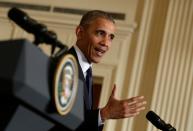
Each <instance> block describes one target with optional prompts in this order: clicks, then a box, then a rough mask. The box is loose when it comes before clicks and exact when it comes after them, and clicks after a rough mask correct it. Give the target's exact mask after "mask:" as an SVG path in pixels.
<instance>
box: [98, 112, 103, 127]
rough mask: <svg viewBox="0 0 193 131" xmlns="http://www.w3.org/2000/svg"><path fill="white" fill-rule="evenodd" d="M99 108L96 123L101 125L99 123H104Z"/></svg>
mask: <svg viewBox="0 0 193 131" xmlns="http://www.w3.org/2000/svg"><path fill="white" fill-rule="evenodd" d="M100 112H101V110H99V114H98V125H99V126H101V125H103V124H104V122H103V121H102V119H101V113H100Z"/></svg>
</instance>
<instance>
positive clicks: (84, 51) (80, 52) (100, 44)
mask: <svg viewBox="0 0 193 131" xmlns="http://www.w3.org/2000/svg"><path fill="white" fill-rule="evenodd" d="M76 37H77V41H76V44H75V45H73V47H72V48H70V50H69V51H68V52H67V53H69V54H72V55H73V56H74V57H75V58H76V59H77V62H78V67H79V80H81V81H83V83H84V89H83V90H84V107H85V111H84V113H85V121H84V123H83V124H82V125H81V126H80V127H79V128H78V129H77V130H83V131H101V130H102V128H103V124H104V122H105V120H108V119H120V118H128V117H134V116H136V115H138V114H139V113H140V112H141V111H142V110H144V109H145V104H146V102H145V101H144V97H143V96H138V97H133V98H130V99H125V100H118V99H116V98H115V90H116V86H115V85H114V87H113V90H112V94H111V96H110V98H109V100H108V103H107V105H106V106H105V107H103V108H101V109H93V108H92V105H93V104H92V99H93V98H92V97H93V94H92V93H93V92H92V84H91V82H89V81H92V80H91V79H90V80H87V79H89V78H92V74H91V70H89V71H88V69H91V67H92V63H99V62H100V60H101V59H102V57H103V56H104V54H105V53H106V52H107V51H108V50H109V49H110V47H111V44H112V41H113V38H114V37H115V21H114V20H113V18H112V16H110V15H109V14H108V13H106V12H103V11H99V10H94V11H89V12H87V13H86V14H85V15H83V17H82V19H81V21H80V24H79V25H78V26H77V28H76ZM87 76H88V77H87Z"/></svg>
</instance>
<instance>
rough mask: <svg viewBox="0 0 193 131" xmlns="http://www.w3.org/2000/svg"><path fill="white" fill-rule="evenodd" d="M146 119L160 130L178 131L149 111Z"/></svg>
mask: <svg viewBox="0 0 193 131" xmlns="http://www.w3.org/2000/svg"><path fill="white" fill-rule="evenodd" d="M146 118H147V119H148V120H149V121H150V122H151V123H152V124H153V125H154V126H155V127H157V128H158V129H160V130H162V131H176V129H175V128H174V127H172V126H171V125H170V124H166V123H165V122H164V121H163V120H162V119H161V118H160V117H159V116H158V115H157V114H156V113H154V112H153V111H149V112H148V113H147V114H146Z"/></svg>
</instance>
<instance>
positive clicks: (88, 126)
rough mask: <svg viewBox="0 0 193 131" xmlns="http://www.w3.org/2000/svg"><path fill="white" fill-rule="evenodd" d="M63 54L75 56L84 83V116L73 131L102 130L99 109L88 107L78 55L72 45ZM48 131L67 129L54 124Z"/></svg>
mask: <svg viewBox="0 0 193 131" xmlns="http://www.w3.org/2000/svg"><path fill="white" fill-rule="evenodd" d="M65 54H72V55H73V56H74V57H75V58H76V60H77V63H78V70H79V81H82V83H84V86H83V88H84V89H83V90H84V117H85V120H84V122H83V123H82V124H81V125H80V126H79V127H78V128H77V129H76V130H75V131H102V129H103V126H98V113H99V110H98V109H97V110H93V109H91V110H89V109H88V97H87V95H86V81H85V78H84V74H83V72H82V69H81V66H80V63H79V61H78V56H77V54H76V51H75V49H74V47H72V48H70V49H69V50H68V51H67V53H65ZM78 88H79V87H78ZM80 88H81V87H80ZM50 131H67V129H65V128H62V127H58V126H55V127H54V128H53V129H51V130H50Z"/></svg>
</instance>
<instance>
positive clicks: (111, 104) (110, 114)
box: [100, 85, 146, 121]
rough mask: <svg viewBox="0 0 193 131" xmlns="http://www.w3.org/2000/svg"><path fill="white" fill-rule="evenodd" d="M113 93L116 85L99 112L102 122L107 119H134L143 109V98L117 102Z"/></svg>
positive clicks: (144, 102)
mask: <svg viewBox="0 0 193 131" xmlns="http://www.w3.org/2000/svg"><path fill="white" fill-rule="evenodd" d="M115 91H116V85H114V87H113V90H112V94H111V96H110V98H109V100H108V103H107V105H106V106H105V107H104V108H102V109H101V111H100V113H101V119H102V121H104V120H107V119H120V118H128V117H134V116H136V115H138V114H139V113H140V112H141V111H142V110H144V109H145V105H146V101H145V100H144V96H136V97H132V98H129V99H124V100H118V99H117V98H115Z"/></svg>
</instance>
